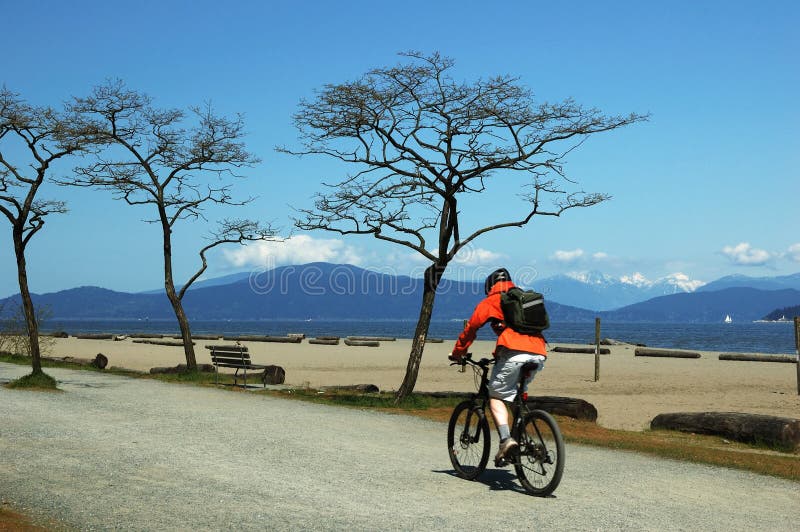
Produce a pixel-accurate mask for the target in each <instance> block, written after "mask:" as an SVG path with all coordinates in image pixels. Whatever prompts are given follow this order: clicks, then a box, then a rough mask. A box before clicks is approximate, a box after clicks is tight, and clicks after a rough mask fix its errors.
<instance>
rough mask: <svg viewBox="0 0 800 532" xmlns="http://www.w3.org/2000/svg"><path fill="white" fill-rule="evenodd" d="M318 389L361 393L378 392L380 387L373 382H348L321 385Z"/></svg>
mask: <svg viewBox="0 0 800 532" xmlns="http://www.w3.org/2000/svg"><path fill="white" fill-rule="evenodd" d="M320 391H325V392H339V391H341V392H361V393H380V391H381V390H380V388H378V387H377V386H376V385H374V384H348V385H342V386H323V387H322V388H320Z"/></svg>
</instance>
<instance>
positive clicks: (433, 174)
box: [278, 52, 646, 400]
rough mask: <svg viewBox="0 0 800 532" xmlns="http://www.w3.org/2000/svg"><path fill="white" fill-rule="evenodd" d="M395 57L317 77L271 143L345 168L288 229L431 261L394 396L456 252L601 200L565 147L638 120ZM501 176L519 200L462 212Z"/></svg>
mask: <svg viewBox="0 0 800 532" xmlns="http://www.w3.org/2000/svg"><path fill="white" fill-rule="evenodd" d="M401 55H403V56H405V57H406V58H407V60H406V62H405V64H400V65H398V66H396V67H392V68H376V69H374V70H370V71H369V72H367V73H366V74H365V75H364V76H362V77H361V78H360V79H358V80H356V81H352V82H346V83H342V84H336V85H333V84H331V85H326V86H324V87H323V88H322V89H321V90H319V91H318V92H317V94H316V96H315V97H314V98H313V99H312V100H310V101H306V100H304V101H302V102H301V103H300V105H299V110H298V111H297V113H296V114H295V115H294V122H295V125H296V127H297V128H298V130H299V132H300V139H301V143H302V148H299V149H290V148H287V147H280V148H278V150H279V151H282V152H285V153H289V154H294V155H310V154H314V155H323V156H327V157H330V158H332V159H336V160H339V161H344V162H346V163H351V164H352V165H353V168H354V170H353V172H352V173H350V174H349V175H347V176H345V177H343V178H338V179H337V180H336V182H333V183H326V184H325V187H326V188H327V189H328V190H327V191H325V192H323V193H319V194H318V195H317V197H316V201H315V204H314V208H313V209H301V210H300V215H299V216H298V217H297V219H296V220H295V225H296V226H297V227H298V228H300V229H304V230H316V229H322V230H325V231H332V232H335V233H339V234H342V235H350V234H364V235H372V236H373V237H375V238H378V239H381V240H385V241H388V242H392V243H394V244H398V245H400V246H405V247H407V248H410V249H412V250H414V251H416V252H418V253H420V254H421V255H423V256H424V257H425V258H426V259H428V260H429V261H430V265H429V267H428V268H427V269H426V271H425V276H424V292H423V297H422V305H421V309H420V314H419V320H418V322H417V326H416V331H415V333H414V338H413V344H412V349H411V353H410V356H409V360H408V366H407V370H406V375H405V378H404V380H403V383H402V385H401V386H400V388H399V390H398V394H397V397H398V400H400V399H402V398H404V397H405V396H407V395H408V394H410V393H411V392H412V391H413V389H414V385H415V383H416V379H417V375H418V372H419V365H420V361H421V359H422V351H423V348H424V345H425V337H426V335H427V331H428V326H429V324H430V319H431V314H432V312H433V304H434V299H435V295H436V289H437V287H438V285H439V282H440V280H441V278H442V275H443V274H444V272H445V270H446V269H447V266H448V264H449V263H450V262H451V261H452V260H453V258H454V257H455V256H456V254H457V253H458V251H459V250H461V249H462V248H464V246H467V245H468V244H470V243H471V242H473V241H474V240H475V239H476V238H477V237H479V236H481V235H483V234H485V233H488V232H490V231H494V230H497V229H502V228H505V227H522V226H524V225H526V224H528V223H529V222H530V221H531V220H532V219H533V218H534V217H535V216H560V215H561V214H563V213H564V212H565V211H567V210H569V209H574V208H578V207H590V206H592V205H596V204H598V203H600V202H603V201H605V200H607V199H609V196H608V195H606V194H602V193H585V192H583V191H582V190H580V188H579V187H578V185H577V183H576V182H575V181H574V180H573V179H571V178H570V177H569V176H568V175H567V174H566V173H565V170H564V166H563V165H564V159H565V156H566V155H567V154H568V153H569V152H570V151H571V150H573V149H574V148H576V147H577V146H579V145H580V144H581V143H582V141H583V140H584V139H586V137H587V136H589V135H592V134H594V133H600V132H603V131H610V130H613V129H617V128H620V127H623V126H626V125H629V124H632V123H635V122H638V121H641V120H644V119H645V118H646V117H644V116H641V115H637V114H630V115H626V116H606V115H603V114H602V113H601V112H600V111H598V110H597V109H587V108H585V107H582V106H580V105H578V104H576V103H575V102H573V101H572V100H570V99H568V100H565V101H563V102H559V103H537V102H536V101H535V99H534V97H533V95H532V93H531V92H530V90H529V89H527V88H525V87H523V86H521V85H520V84H519V83H518V80H517V79H516V78H513V77H510V76H497V77H494V78H490V79H479V80H477V81H475V82H471V83H467V82H460V81H457V80H455V79H453V77H452V76H451V69H452V68H453V65H454V63H453V61H452V60H451V59H449V58H446V57H443V56H441V55H439V54H438V53H434V54H432V55H423V54H421V53H418V52H409V53H405V54H401ZM501 181H502V182H507V183H512V184H515V185H516V186H517V187H518V190H519V195H520V196H521V197H520V198H518V199H521V202H519V203H521V205H519V204H517V205H514V203H515V202H514V201H513V196H512V197H509V198H508V199H509V202H508V204H509V207H508V209H507V210H504V212H486V211H485V210H483V209H480V208H478V209H476V210H474V211H472V212H470V213H469V214H467V213H464V212H462V210H461V209H462V205H461V204H459V200H460V199H461V198H463V197H465V196H467V195H470V194H485V193H488V191H489V188H490V186H491V185H494V187H493V188H496V186H497V184H499V182H501ZM481 224H485V225H483V226H481Z"/></svg>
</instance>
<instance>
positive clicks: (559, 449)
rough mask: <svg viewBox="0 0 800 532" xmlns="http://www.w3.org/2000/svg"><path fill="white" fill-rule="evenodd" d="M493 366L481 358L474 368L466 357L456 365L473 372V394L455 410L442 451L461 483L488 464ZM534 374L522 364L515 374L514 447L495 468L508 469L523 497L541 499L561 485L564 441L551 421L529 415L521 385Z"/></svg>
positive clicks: (530, 364) (543, 414) (540, 413)
mask: <svg viewBox="0 0 800 532" xmlns="http://www.w3.org/2000/svg"><path fill="white" fill-rule="evenodd" d="M493 363H494V360H490V359H488V358H482V359H481V360H480V361H478V362H475V361H474V360H472V354H471V353H467V355H466V356H465V357H462V358H461V361H460V362H453V363H452V364H450V365H451V366H453V365H460V366H461V367H462V369H461V371H464V368H465V367H466V365H467V364H469V365H470V366H472V369H473V371H474V374H475V379H476V382H477V379H478V376H480V384H479V385H478V392H477V393H475V394H472V396H471V397H470V398H469V399H467V400H465V401H462V402H461V403H459V404H458V405H456V407H455V409H453V414H452V415H451V416H450V422H449V423H448V425H447V448H448V452H449V455H450V461H451V462H452V464H453V467H454V468H455V470H456V473H457V474H458V476H460V477H461V478H464V479H467V480H475V479H476V478H477V477H478V476H479V475H480V474H481V473H483V471H484V470H485V469H486V464H487V463H488V461H489V452H490V448H491V438H490V436H489V421H488V420H487V418H486V408H487V406H488V403H489V388H488V384H487V383H488V374H489V367H490V366H491V365H492V364H493ZM536 369H538V363H536V362H527V363H525V364H523V366H522V370H521V371H520V380H519V382H518V384H517V395H516V397H515V398H514V401H513V402H512V404H511V413H512V418H513V421H512V426H511V437H512V438H514V439H515V440H516V441H517V443H518V444H519V447H517V448H516V449H514V450H512V451H511V453H510V456H507V457H506V458H504V459H502V460H501V461H499V462H495V466H496V467H504V466H506V465H509V464H511V465H513V466H514V469H515V470H516V473H517V479H518V480H519V482H520V484H522V487H523V488H525V491H527V492H528V493H530V494H531V495H536V496H539V497H545V496H547V495H550V494H551V493H553V491H554V490H555V489H556V488H557V487H558V484H559V483H560V482H561V476H562V475H563V473H564V459H565V451H564V438H563V436H562V435H561V430H560V429H559V428H558V423H556V420H555V419H554V418H553V416H551V415H550V414H548V413H547V412H545V411H544V410H538V409H530V408H528V406H527V402H526V401H527V395H528V394H527V393H524V392H523V389H524V386H525V379H526V378H527V376H528V375H530V372H531V371H535V370H536Z"/></svg>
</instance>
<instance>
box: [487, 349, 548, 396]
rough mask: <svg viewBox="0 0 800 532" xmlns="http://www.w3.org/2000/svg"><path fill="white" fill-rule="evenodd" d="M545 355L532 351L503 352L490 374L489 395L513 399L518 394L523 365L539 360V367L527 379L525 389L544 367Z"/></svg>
mask: <svg viewBox="0 0 800 532" xmlns="http://www.w3.org/2000/svg"><path fill="white" fill-rule="evenodd" d="M544 361H545V357H544V356H543V355H532V354H530V353H514V352H509V353H508V354H505V353H504V354H502V355H499V356H497V357H496V361H495V364H494V367H493V368H492V374H491V375H490V376H489V397H494V398H495V399H501V400H503V401H507V402H510V401H513V400H514V397H516V395H517V383H518V382H519V372H520V369H521V368H522V365H523V364H525V363H526V362H538V363H539V369H537V370H536V371H532V372H531V374H530V375H529V376H528V378H527V379H526V380H525V386H524V387H523V391H525V390H527V389H528V385H529V384H530V383H531V381H532V380H533V378H534V377H535V376H536V374H537V373H539V372H540V371H542V368H543V367H544Z"/></svg>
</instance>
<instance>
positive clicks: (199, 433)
mask: <svg viewBox="0 0 800 532" xmlns="http://www.w3.org/2000/svg"><path fill="white" fill-rule="evenodd" d="M29 371H30V370H29V368H24V367H20V366H14V365H9V364H3V363H0V382H7V381H9V380H11V379H14V378H17V377H20V376H22V375H24V374H25V373H28V372H29ZM48 373H49V374H51V375H53V376H54V377H56V378H57V379H58V380H59V381H60V384H59V387H60V388H61V389H63V390H64V391H65V392H66V393H36V392H25V391H14V390H8V389H5V388H3V387H0V499H2V500H4V501H8V502H10V503H11V504H12V505H13V506H16V507H17V508H22V509H24V511H25V512H27V513H29V514H31V515H37V514H38V515H41V516H43V517H49V518H56V519H58V520H59V521H61V522H64V523H65V524H66V525H68V526H70V527H75V528H77V529H82V530H87V529H136V530H189V529H191V530H224V529H261V530H263V529H277V530H288V529H293V530H295V529H304V530H341V529H348V530H421V529H436V530H464V529H466V530H477V529H484V530H486V529H502V530H505V529H509V530H515V529H516V530H527V529H544V530H564V529H572V530H576V529H577V530H619V529H636V530H794V529H796V528H795V527H796V525H797V522H798V518H799V517H800V504H798V500H800V499H799V498H798V493H800V485H798V484H797V483H792V482H788V481H782V480H777V479H773V478H769V477H762V476H758V475H752V474H748V473H742V472H737V471H733V470H727V469H722V468H713V467H707V466H700V465H693V464H687V463H681V462H673V461H668V460H659V459H654V458H651V457H646V456H642V455H637V454H633V453H623V452H614V451H608V450H600V449H594V448H590V447H581V446H578V445H571V444H569V442H568V443H567V458H568V461H567V465H566V470H565V473H564V480H563V481H562V483H561V486H560V487H559V488H558V490H556V492H555V496H554V497H551V498H547V499H540V498H535V497H530V496H527V495H525V494H524V492H522V491H521V488H520V487H519V486H518V484H517V483H516V479H515V477H514V476H513V469H510V468H509V469H502V470H495V469H489V470H487V471H486V472H485V473H484V475H483V476H482V477H481V478H480V479H479V480H478V481H477V482H468V481H464V480H461V479H459V478H457V477H455V476H453V472H452V468H451V465H450V463H449V460H448V458H447V452H446V449H445V447H446V446H445V443H444V439H445V426H444V424H441V423H435V422H430V421H425V420H420V419H416V418H412V417H406V416H395V415H385V414H379V413H373V412H365V411H359V410H352V409H342V408H335V407H326V406H317V405H310V404H307V403H302V402H297V401H285V400H280V399H275V398H269V397H261V396H255V395H252V394H246V393H231V392H229V391H225V390H216V389H208V388H197V387H191V386H181V385H170V384H163V383H159V382H155V381H150V380H138V379H128V378H124V377H117V376H113V375H104V374H101V373H92V372H81V371H71V370H57V369H48Z"/></svg>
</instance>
